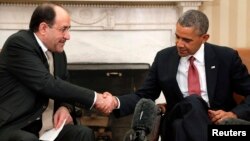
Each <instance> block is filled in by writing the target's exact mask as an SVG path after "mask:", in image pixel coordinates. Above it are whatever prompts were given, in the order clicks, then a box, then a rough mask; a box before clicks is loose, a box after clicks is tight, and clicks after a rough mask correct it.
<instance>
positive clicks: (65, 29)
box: [48, 25, 70, 34]
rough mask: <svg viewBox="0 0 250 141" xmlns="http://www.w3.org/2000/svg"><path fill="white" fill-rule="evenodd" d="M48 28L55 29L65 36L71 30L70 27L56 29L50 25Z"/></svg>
mask: <svg viewBox="0 0 250 141" xmlns="http://www.w3.org/2000/svg"><path fill="white" fill-rule="evenodd" d="M48 26H49V28H54V29H56V30H58V31H59V32H61V33H63V34H65V33H66V32H68V31H69V30H70V26H63V27H55V26H51V25H48Z"/></svg>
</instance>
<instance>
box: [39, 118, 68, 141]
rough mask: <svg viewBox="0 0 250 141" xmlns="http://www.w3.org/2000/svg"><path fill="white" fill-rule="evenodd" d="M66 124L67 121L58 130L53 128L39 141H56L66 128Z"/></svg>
mask: <svg viewBox="0 0 250 141" xmlns="http://www.w3.org/2000/svg"><path fill="white" fill-rule="evenodd" d="M65 122H66V119H65V120H64V121H63V124H62V125H61V127H60V128H58V129H55V128H52V129H50V130H48V131H46V132H44V134H43V135H42V136H41V137H40V138H39V140H42V141H54V140H55V139H56V137H57V136H58V134H59V133H60V132H61V130H62V129H63V126H64V124H65Z"/></svg>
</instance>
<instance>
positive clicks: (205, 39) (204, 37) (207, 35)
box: [202, 34, 209, 43]
mask: <svg viewBox="0 0 250 141" xmlns="http://www.w3.org/2000/svg"><path fill="white" fill-rule="evenodd" d="M202 38H203V43H205V42H206V41H207V40H208V39H209V34H203V35H202Z"/></svg>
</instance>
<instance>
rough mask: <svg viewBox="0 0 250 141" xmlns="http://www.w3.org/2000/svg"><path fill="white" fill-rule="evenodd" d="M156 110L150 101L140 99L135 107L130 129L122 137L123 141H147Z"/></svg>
mask: <svg viewBox="0 0 250 141" xmlns="http://www.w3.org/2000/svg"><path fill="white" fill-rule="evenodd" d="M157 113H158V108H157V106H156V105H155V103H154V102H153V101H152V100H150V99H145V98H142V99H141V100H140V101H139V102H138V103H137V104H136V107H135V111H134V115H133V119H132V124H131V129H130V130H129V131H128V132H127V133H126V135H125V136H124V141H148V139H147V135H148V134H149V133H150V132H151V130H152V128H153V124H154V120H155V118H156V116H157Z"/></svg>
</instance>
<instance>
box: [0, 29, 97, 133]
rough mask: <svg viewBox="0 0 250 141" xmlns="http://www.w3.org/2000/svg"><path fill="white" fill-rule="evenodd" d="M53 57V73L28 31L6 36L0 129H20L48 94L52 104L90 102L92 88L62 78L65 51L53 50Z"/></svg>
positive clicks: (0, 60) (0, 65)
mask: <svg viewBox="0 0 250 141" xmlns="http://www.w3.org/2000/svg"><path fill="white" fill-rule="evenodd" d="M53 57H54V69H55V73H54V76H52V75H51V74H50V73H49V70H48V69H49V66H48V63H47V60H46V57H45V55H44V53H43V52H42V50H41V48H40V46H39V44H38V43H37V41H36V40H35V36H34V34H33V33H32V32H31V31H25V30H22V31H19V32H17V33H15V34H13V35H12V36H10V37H9V38H8V39H7V41H6V42H5V44H4V46H3V48H2V51H1V53H0V80H1V81H0V113H1V114H0V131H1V130H3V129H7V128H9V129H10V128H11V129H20V128H22V127H24V126H26V125H27V124H29V123H30V122H32V121H34V120H35V119H36V118H38V117H40V116H41V114H42V112H43V111H44V110H45V109H46V107H47V104H48V99H49V98H52V99H54V100H55V108H57V107H58V106H60V105H62V104H64V103H61V102H68V103H71V104H75V105H77V106H81V107H83V108H90V107H91V106H92V104H93V101H94V91H92V90H89V89H86V88H82V87H79V86H76V85H73V84H70V83H69V82H67V81H65V80H67V78H68V72H67V60H66V55H65V53H64V52H63V53H53Z"/></svg>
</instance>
